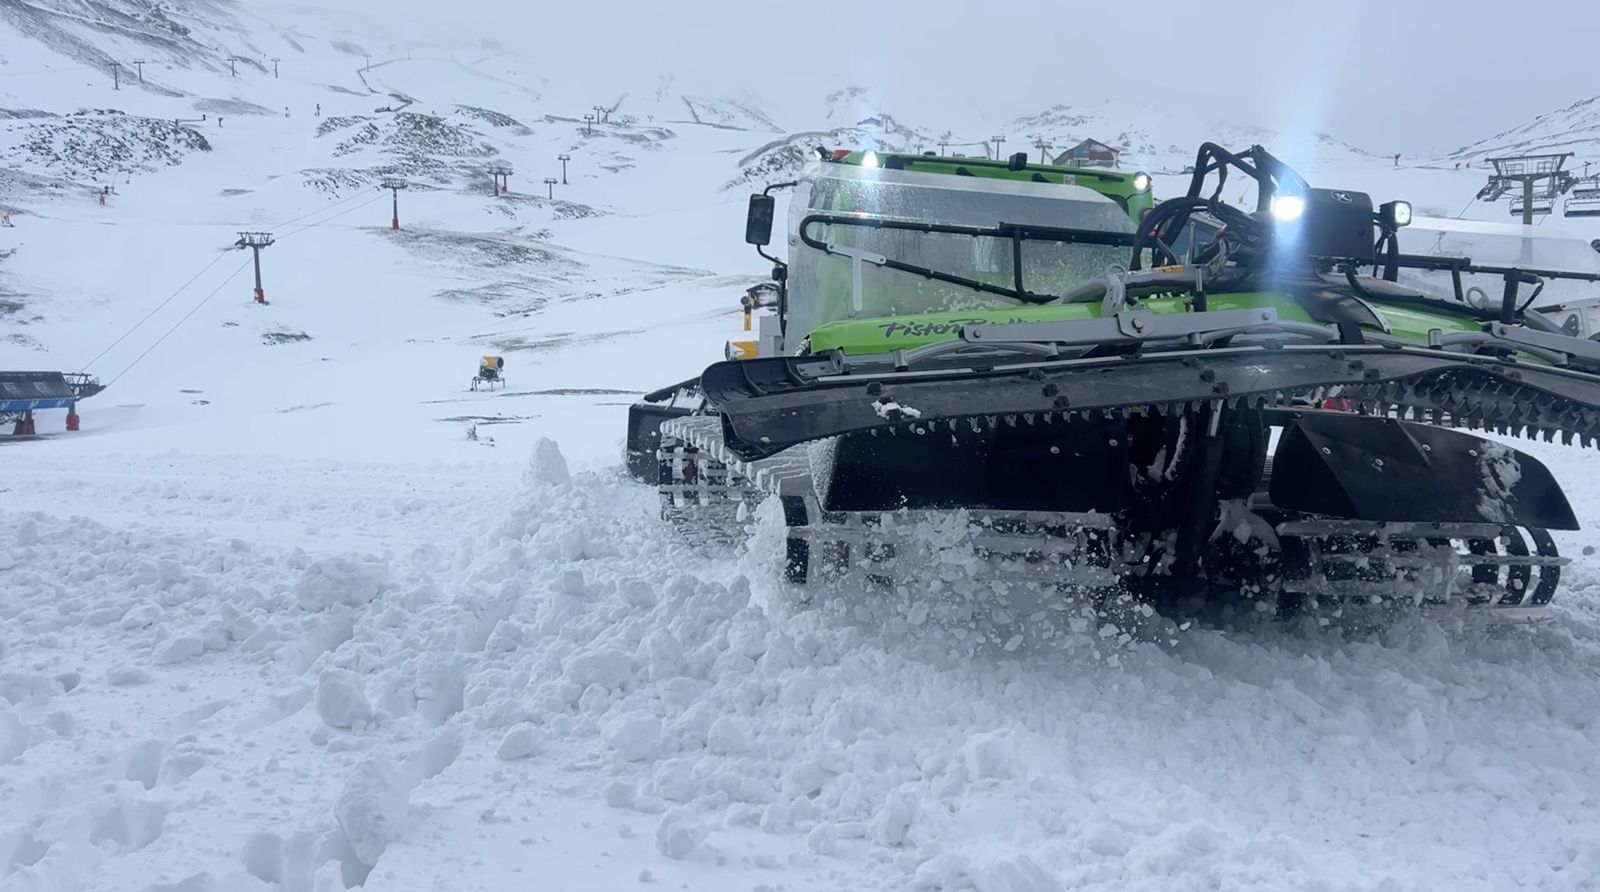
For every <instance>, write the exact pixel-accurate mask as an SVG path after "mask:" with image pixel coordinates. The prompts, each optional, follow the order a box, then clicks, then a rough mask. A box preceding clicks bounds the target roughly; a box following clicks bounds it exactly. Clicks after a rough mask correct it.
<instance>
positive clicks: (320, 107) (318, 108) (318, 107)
mask: <svg viewBox="0 0 1600 892" xmlns="http://www.w3.org/2000/svg"><path fill="white" fill-rule="evenodd" d="M317 117H319V118H320V117H322V103H320V102H319V103H317Z"/></svg>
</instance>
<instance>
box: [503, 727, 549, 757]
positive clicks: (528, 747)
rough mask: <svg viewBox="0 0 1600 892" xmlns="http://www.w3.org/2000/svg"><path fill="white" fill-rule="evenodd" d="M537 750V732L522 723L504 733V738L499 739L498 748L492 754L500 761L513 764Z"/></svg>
mask: <svg viewBox="0 0 1600 892" xmlns="http://www.w3.org/2000/svg"><path fill="white" fill-rule="evenodd" d="M538 749H539V732H538V730H537V729H536V728H534V727H533V726H532V725H530V724H528V723H527V722H523V723H522V724H520V725H516V726H515V727H513V728H512V729H511V730H510V731H507V732H506V736H505V737H502V738H501V739H500V748H499V749H497V750H495V751H494V754H495V756H496V757H498V758H499V759H500V760H502V761H505V762H514V761H516V760H517V759H526V758H527V757H529V756H531V755H533V754H534V752H535V751H537V750H538Z"/></svg>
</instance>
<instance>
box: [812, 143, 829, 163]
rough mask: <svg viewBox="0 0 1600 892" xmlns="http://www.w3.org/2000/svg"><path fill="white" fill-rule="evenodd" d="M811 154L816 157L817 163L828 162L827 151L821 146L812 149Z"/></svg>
mask: <svg viewBox="0 0 1600 892" xmlns="http://www.w3.org/2000/svg"><path fill="white" fill-rule="evenodd" d="M811 153H812V154H813V155H816V156H817V160H818V161H826V160H828V150H827V149H825V148H823V147H822V146H817V147H816V148H814V149H812V150H811Z"/></svg>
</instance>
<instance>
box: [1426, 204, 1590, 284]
mask: <svg viewBox="0 0 1600 892" xmlns="http://www.w3.org/2000/svg"><path fill="white" fill-rule="evenodd" d="M1400 250H1401V252H1402V253H1405V254H1421V255H1424V256H1427V257H1466V258H1469V259H1471V260H1472V262H1473V263H1474V264H1477V265H1479V266H1500V267H1518V268H1523V269H1545V270H1559V271H1563V272H1576V273H1588V274H1600V253H1597V252H1596V251H1595V249H1594V248H1593V247H1591V246H1590V244H1589V243H1588V242H1586V241H1584V240H1583V239H1581V238H1578V237H1576V236H1572V235H1568V234H1566V233H1564V232H1560V231H1558V230H1555V229H1553V228H1546V227H1542V226H1523V225H1520V224H1512V223H1485V222H1481V221H1477V220H1452V219H1448V218H1442V217H1418V218H1416V219H1415V220H1414V221H1413V222H1412V224H1411V225H1410V226H1408V227H1406V228H1404V229H1402V230H1400ZM1399 281H1400V283H1401V284H1404V285H1409V286H1410V287H1412V288H1416V289H1418V290H1421V291H1427V292H1429V293H1432V294H1437V295H1440V296H1444V297H1454V295H1455V290H1454V286H1453V285H1452V283H1451V279H1450V273H1448V272H1430V271H1424V270H1414V269H1402V270H1400V277H1399ZM1461 287H1462V288H1463V289H1464V290H1465V289H1471V288H1481V289H1483V291H1484V293H1485V294H1486V295H1487V296H1488V300H1489V302H1490V304H1492V305H1498V302H1499V300H1500V295H1501V293H1502V291H1503V290H1504V288H1505V279H1504V278H1503V277H1501V276H1498V275H1493V274H1489V273H1465V274H1463V275H1462V276H1461ZM1528 293H1529V292H1528V291H1526V290H1524V291H1523V292H1522V294H1523V295H1524V297H1523V299H1524V300H1526V295H1527V294H1528ZM1474 296H1476V295H1474ZM1594 298H1600V284H1597V283H1594V282H1581V281H1574V280H1571V279H1547V280H1545V285H1544V290H1543V291H1541V292H1539V297H1538V299H1537V300H1535V301H1534V306H1549V305H1551V304H1562V303H1572V302H1574V301H1580V300H1586V299H1594Z"/></svg>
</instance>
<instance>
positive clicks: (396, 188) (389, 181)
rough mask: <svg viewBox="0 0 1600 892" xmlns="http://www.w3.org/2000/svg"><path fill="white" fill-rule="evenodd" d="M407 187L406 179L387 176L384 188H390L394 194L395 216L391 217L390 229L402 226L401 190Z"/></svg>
mask: <svg viewBox="0 0 1600 892" xmlns="http://www.w3.org/2000/svg"><path fill="white" fill-rule="evenodd" d="M405 187H406V181H405V180H401V179H396V178H395V177H385V178H384V180H383V186H382V188H384V189H388V190H389V191H390V192H391V193H393V195H394V216H393V217H391V218H390V219H389V228H390V229H399V228H400V190H401V189H404V188H405Z"/></svg>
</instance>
